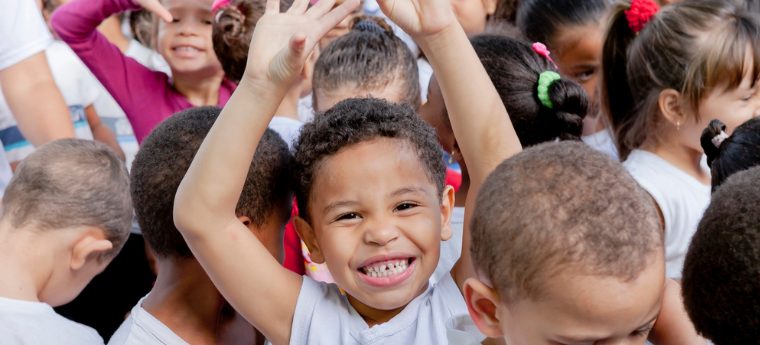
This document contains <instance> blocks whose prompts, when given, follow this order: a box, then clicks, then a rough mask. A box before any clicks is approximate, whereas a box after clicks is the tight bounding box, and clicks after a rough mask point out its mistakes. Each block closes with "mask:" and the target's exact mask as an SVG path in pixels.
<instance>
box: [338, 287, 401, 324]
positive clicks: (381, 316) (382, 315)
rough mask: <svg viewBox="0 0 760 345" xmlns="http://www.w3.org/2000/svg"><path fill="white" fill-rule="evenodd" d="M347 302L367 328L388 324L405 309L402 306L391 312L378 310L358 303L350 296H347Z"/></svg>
mask: <svg viewBox="0 0 760 345" xmlns="http://www.w3.org/2000/svg"><path fill="white" fill-rule="evenodd" d="M348 301H349V303H351V306H353V307H354V309H356V312H357V313H359V315H361V317H362V318H363V319H364V322H366V323H367V326H369V327H372V326H375V325H379V324H382V323H386V322H388V321H389V320H390V319H392V318H394V317H395V316H396V315H398V314H399V313H400V312H401V311H402V310H404V308H405V307H406V306H403V307H401V308H397V309H393V310H379V309H375V308H372V307H370V306H368V305H366V304H364V303H362V302H360V301H359V300H357V299H355V298H353V297H351V295H348Z"/></svg>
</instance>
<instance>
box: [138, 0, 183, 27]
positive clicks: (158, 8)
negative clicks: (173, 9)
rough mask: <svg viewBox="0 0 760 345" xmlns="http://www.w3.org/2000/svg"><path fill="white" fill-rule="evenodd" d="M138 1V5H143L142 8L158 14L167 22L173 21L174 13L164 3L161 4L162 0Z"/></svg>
mask: <svg viewBox="0 0 760 345" xmlns="http://www.w3.org/2000/svg"><path fill="white" fill-rule="evenodd" d="M136 2H137V4H138V5H140V6H142V8H144V9H146V10H148V12H150V13H153V14H155V15H157V16H158V17H159V18H161V19H163V20H164V21H166V22H167V23H171V22H172V21H173V20H174V17H172V14H171V13H169V10H167V9H166V7H164V5H161V1H159V0H136Z"/></svg>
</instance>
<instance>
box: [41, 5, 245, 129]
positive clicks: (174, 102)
mask: <svg viewBox="0 0 760 345" xmlns="http://www.w3.org/2000/svg"><path fill="white" fill-rule="evenodd" d="M139 8H140V6H139V5H137V4H136V3H134V2H133V1H132V0H74V1H72V2H70V3H68V4H66V5H63V6H61V7H60V8H59V9H58V10H57V11H55V13H54V14H53V18H52V20H51V24H52V27H53V30H55V32H56V33H57V34H58V36H60V38H61V39H62V40H63V41H64V42H66V43H67V44H68V45H69V46H70V47H71V49H72V50H74V52H75V53H76V54H77V55H78V56H79V58H80V59H82V61H84V63H85V64H86V65H87V67H89V68H90V70H91V71H92V73H93V74H94V75H95V77H97V78H98V80H99V81H100V82H101V83H102V84H103V86H105V88H106V89H107V90H108V92H110V93H111V96H113V98H114V99H115V100H116V102H117V103H119V105H120V106H121V108H122V109H123V110H124V113H125V114H126V115H127V118H128V119H129V122H130V123H131V124H132V129H133V130H134V132H135V137H137V142H138V143H139V142H142V141H143V139H144V138H145V137H146V136H147V135H148V134H150V131H151V130H153V128H154V127H156V126H157V125H158V124H159V123H161V121H163V120H164V119H166V118H167V117H169V116H171V115H172V114H174V113H176V112H178V111H181V110H185V109H188V108H192V107H193V105H192V104H190V101H188V99H187V98H186V97H185V96H184V95H182V94H181V93H179V91H177V90H176V89H174V87H173V86H172V84H171V81H170V80H169V77H168V76H167V75H166V74H164V73H162V72H156V71H152V70H150V69H148V68H147V67H145V66H143V65H141V64H140V63H139V62H137V61H135V60H133V59H132V58H129V57H126V56H124V54H122V53H121V51H120V50H119V48H117V47H116V46H115V45H113V44H111V43H110V42H108V40H107V39H106V38H105V36H103V35H102V34H100V33H99V32H98V31H97V27H98V25H100V23H101V22H103V20H105V19H106V18H108V17H110V16H111V15H113V14H117V13H121V12H124V11H127V10H134V9H139ZM235 86H236V85H235V83H233V82H231V81H229V80H226V79H225V80H224V81H222V85H221V87H220V89H219V100H218V104H217V105H219V106H224V104H225V103H227V100H228V99H229V98H230V96H231V95H232V92H233V91H234V90H235Z"/></svg>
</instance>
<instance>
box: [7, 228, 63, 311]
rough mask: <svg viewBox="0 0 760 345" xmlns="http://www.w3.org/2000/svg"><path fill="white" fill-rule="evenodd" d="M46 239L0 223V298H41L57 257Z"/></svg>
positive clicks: (28, 299)
mask: <svg viewBox="0 0 760 345" xmlns="http://www.w3.org/2000/svg"><path fill="white" fill-rule="evenodd" d="M46 242H47V241H46V239H44V238H40V236H39V235H38V233H37V232H34V231H30V230H26V229H13V228H11V227H10V226H9V224H7V222H2V223H0V297H5V298H12V299H17V300H24V301H33V302H39V301H40V293H41V292H42V291H43V289H44V286H45V285H46V284H47V283H48V281H49V279H50V277H51V276H52V274H53V273H52V270H53V267H55V261H56V260H57V259H58V258H56V254H55V253H54V251H53V250H52V248H50V250H47V249H48V248H49V247H48V246H46V245H45V244H46ZM32 244H33V245H32ZM36 253H45V255H38V254H36Z"/></svg>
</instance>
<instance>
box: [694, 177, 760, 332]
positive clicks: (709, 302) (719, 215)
mask: <svg viewBox="0 0 760 345" xmlns="http://www.w3.org/2000/svg"><path fill="white" fill-rule="evenodd" d="M682 283H683V298H684V304H685V305H686V311H687V312H688V314H689V317H690V318H691V321H692V322H693V323H694V326H695V327H696V329H697V331H698V332H699V333H700V334H702V335H703V336H705V337H707V338H708V339H710V340H712V341H713V343H715V344H716V345H728V344H755V343H757V341H758V339H760V167H754V168H751V169H749V170H745V171H742V172H739V173H736V174H734V175H733V176H731V177H730V178H728V180H726V182H725V183H724V184H723V185H722V186H721V187H720V188H718V189H717V190H716V191H715V193H713V196H712V202H711V203H710V206H709V207H708V208H707V211H705V214H704V217H703V218H702V221H701V222H700V223H699V227H698V228H697V232H696V233H695V234H694V237H693V238H692V240H691V245H690V246H689V251H688V252H687V253H686V259H685V261H684V267H683V281H682Z"/></svg>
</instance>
